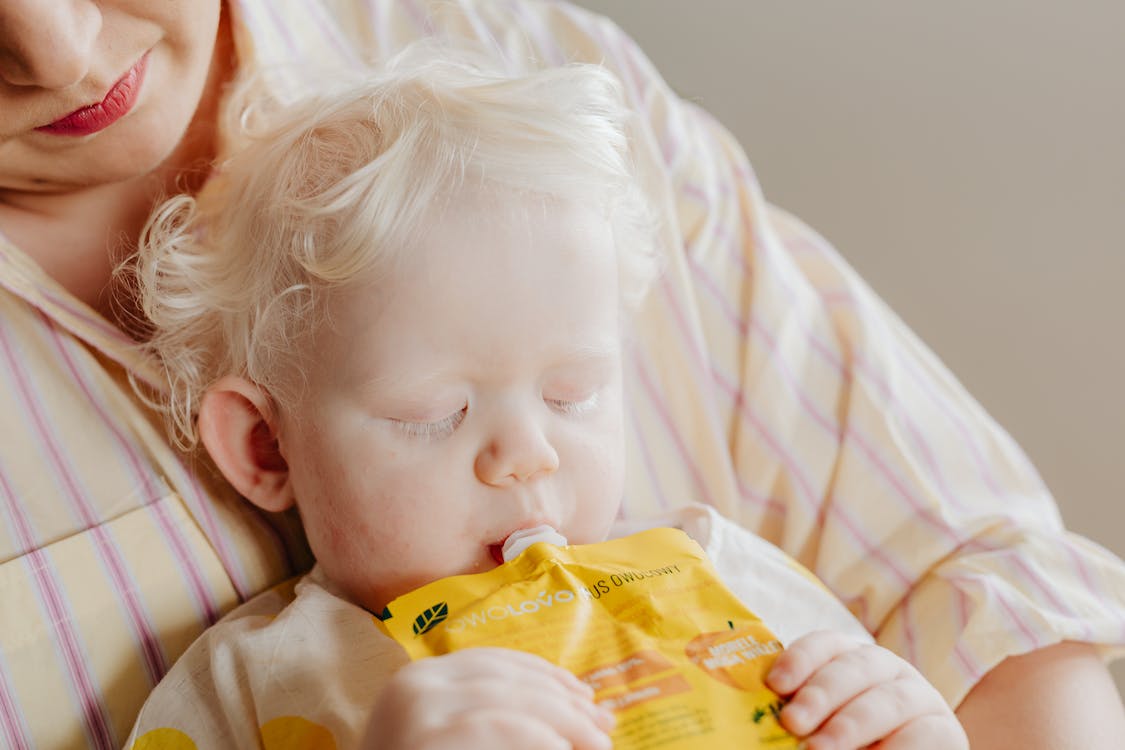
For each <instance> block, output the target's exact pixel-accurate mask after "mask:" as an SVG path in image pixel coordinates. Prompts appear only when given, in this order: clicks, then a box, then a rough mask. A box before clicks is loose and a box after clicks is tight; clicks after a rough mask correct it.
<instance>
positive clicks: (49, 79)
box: [0, 0, 102, 89]
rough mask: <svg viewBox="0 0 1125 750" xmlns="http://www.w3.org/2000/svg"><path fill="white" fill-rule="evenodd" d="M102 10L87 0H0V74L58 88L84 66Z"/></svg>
mask: <svg viewBox="0 0 1125 750" xmlns="http://www.w3.org/2000/svg"><path fill="white" fill-rule="evenodd" d="M101 28H102V13H101V10H100V9H99V8H98V5H97V3H95V2H92V1H91V0H3V2H0V79H3V80H4V81H5V82H7V83H9V84H11V85H13V86H37V87H39V88H45V89H63V88H66V87H68V86H73V85H74V84H76V83H78V82H79V81H81V80H82V79H83V78H85V77H86V73H87V72H88V71H89V69H90V63H91V62H92V57H93V55H94V52H95V42H96V40H97V38H98V33H99V32H100V31H101Z"/></svg>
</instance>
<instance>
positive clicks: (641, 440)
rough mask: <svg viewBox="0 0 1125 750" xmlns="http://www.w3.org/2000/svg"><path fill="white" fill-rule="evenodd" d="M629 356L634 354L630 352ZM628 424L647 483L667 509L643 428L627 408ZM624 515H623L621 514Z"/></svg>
mask: <svg viewBox="0 0 1125 750" xmlns="http://www.w3.org/2000/svg"><path fill="white" fill-rule="evenodd" d="M630 356H631V357H632V356H634V355H633V354H632V353H630ZM628 411H629V424H630V426H631V427H632V428H633V434H634V435H635V436H636V440H637V447H638V448H639V450H640V453H641V460H642V461H643V462H644V466H645V475H646V476H647V477H648V481H649V484H650V485H651V487H652V491H653V493H654V494H655V495H656V500H657V503H658V504H659V506H660V509H661V510H667V509H668V498H667V497H666V496H665V495H664V488H663V487H662V486H661V484H660V481H659V479H658V478H657V472H656V464H655V463H654V461H653V459H652V454H651V452H650V451H649V447H648V441H647V440H646V439H645V433H644V430H642V429H641V426H640V423H639V422H638V421H637V415H636V413H635V412H634V411H633V410H632V409H629V410H628ZM623 517H624V516H623Z"/></svg>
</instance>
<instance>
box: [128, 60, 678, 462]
mask: <svg viewBox="0 0 1125 750" xmlns="http://www.w3.org/2000/svg"><path fill="white" fill-rule="evenodd" d="M341 75H344V76H346V78H347V80H346V81H340V80H338V79H337V82H336V83H334V84H333V85H332V86H331V89H330V90H327V91H321V92H318V93H311V94H308V95H302V96H299V97H298V98H297V99H296V100H295V101H292V102H289V103H284V104H282V103H279V102H276V101H274V100H271V99H268V98H263V97H261V96H259V95H256V94H255V93H254V91H255V85H254V84H253V83H247V84H245V85H244V86H243V88H242V91H241V93H240V94H239V95H238V97H237V100H238V101H240V102H244V103H248V105H247V104H242V105H239V106H238V107H237V111H238V113H239V115H238V118H237V122H238V127H237V128H235V129H234V130H233V131H231V132H233V134H234V135H233V145H232V153H233V155H232V156H231V157H230V158H229V159H227V160H226V161H224V162H222V163H221V164H220V165H219V167H218V171H217V174H216V176H215V177H213V178H212V179H211V180H210V181H209V183H208V184H207V186H206V187H205V188H204V189H203V190H202V191H201V192H200V194H199V195H198V196H197V197H194V198H193V197H190V196H186V195H182V196H177V197H175V198H173V199H171V200H169V201H167V202H165V203H164V204H163V205H161V206H160V207H159V208H158V209H157V210H156V212H155V213H154V214H153V215H152V217H151V218H150V219H149V222H148V224H147V225H146V227H145V230H144V232H143V235H142V239H141V247H140V252H139V254H138V257H137V259H136V264H135V266H134V269H135V277H136V280H137V284H138V286H139V290H138V291H139V295H140V299H141V301H142V305H143V312H144V313H145V315H146V316H147V317H148V319H149V320H150V321H151V323H152V326H153V335H152V337H151V339H150V342H149V343H150V346H151V349H152V351H153V352H155V354H156V355H157V356H158V358H159V359H160V360H161V361H162V363H163V366H164V369H165V372H166V375H167V379H168V387H169V388H168V392H167V394H166V396H165V399H164V402H163V404H162V406H163V408H164V409H165V410H166V411H167V413H168V416H169V421H170V426H171V428H172V431H173V438H174V439H175V440H176V442H177V443H178V444H179V445H180V446H181V447H184V448H187V449H190V448H194V446H195V445H196V443H197V441H198V436H197V433H196V428H195V417H196V415H197V413H198V407H199V403H200V399H201V397H202V395H203V393H204V392H205V391H206V389H207V388H208V387H209V386H210V385H212V384H213V383H214V382H215V381H216V380H218V379H219V378H220V377H222V376H224V375H227V374H236V375H241V376H243V377H246V378H248V379H249V380H251V381H252V382H254V383H256V384H258V385H259V386H260V387H262V388H264V389H265V390H266V391H267V392H269V393H270V394H271V395H272V396H273V397H274V398H275V399H276V400H277V401H278V402H279V403H281V404H283V405H284V404H285V403H291V402H292V399H294V398H296V397H297V394H298V390H297V389H299V387H300V377H299V376H300V374H301V372H302V367H301V361H302V355H301V354H300V351H301V349H302V348H303V345H304V344H307V343H309V342H310V339H308V335H309V334H310V333H312V332H313V331H315V330H316V327H317V326H318V325H320V324H322V323H323V322H324V314H323V310H324V304H323V301H324V295H325V292H326V291H328V290H329V289H331V288H332V287H333V286H335V285H339V284H343V283H346V282H348V281H350V280H352V279H355V278H357V277H358V276H359V275H361V274H370V273H372V272H386V271H387V269H390V268H392V267H391V266H390V265H388V261H391V262H393V260H394V254H395V253H396V252H401V251H402V249H404V248H408V247H409V242H408V239H409V238H410V237H411V236H412V235H415V234H416V233H417V232H419V231H421V230H422V228H423V226H424V221H425V220H426V219H427V218H431V217H433V215H434V214H433V210H434V208H433V207H434V206H437V205H440V204H441V201H442V200H447V199H448V198H449V197H450V196H451V195H453V194H455V193H456V191H458V190H460V189H464V188H469V189H491V188H500V189H507V190H514V191H518V192H525V193H530V194H535V195H542V196H547V197H555V198H560V199H563V200H568V201H579V202H582V203H583V204H588V205H592V206H594V207H596V208H597V209H598V210H599V211H604V212H605V215H606V216H607V218H608V219H609V221H610V222H611V225H612V227H613V231H614V239H615V244H616V247H617V255H618V266H619V269H620V278H621V288H622V301H623V304H624V305H625V306H626V307H628V306H631V305H633V304H635V303H636V302H637V301H639V299H640V297H641V296H642V295H643V293H644V291H645V289H646V288H647V286H648V285H649V283H650V281H651V279H652V278H653V277H654V276H655V274H656V273H657V252H656V249H655V228H654V217H653V216H652V214H651V211H650V209H649V206H648V204H647V202H646V200H645V199H644V196H643V194H642V191H641V189H640V185H639V184H638V181H637V179H636V177H635V175H634V172H633V169H632V164H631V160H630V149H629V140H628V137H627V119H628V117H627V111H626V109H625V107H624V106H623V104H622V97H621V92H620V87H619V84H618V83H617V81H616V79H614V78H613V76H612V75H611V74H609V73H608V72H606V71H605V70H603V69H602V68H600V67H597V66H591V65H569V66H565V67H560V68H550V69H544V70H539V71H537V72H533V73H529V74H526V75H517V76H513V75H510V74H506V73H504V72H501V71H498V70H495V69H490V68H488V67H485V66H482V65H480V64H479V63H477V62H469V61H468V58H467V57H465V56H463V55H452V54H442V55H434V54H419V53H417V51H415V52H414V53H412V54H406V55H403V56H399V57H398V58H396V59H395V60H392V61H391V62H390V63H389V64H387V65H386V66H384V67H382V68H380V69H379V70H378V71H365V72H363V73H362V74H353V73H342V74H341ZM295 376H296V377H295Z"/></svg>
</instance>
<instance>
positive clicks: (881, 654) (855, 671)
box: [781, 643, 925, 736]
mask: <svg viewBox="0 0 1125 750" xmlns="http://www.w3.org/2000/svg"><path fill="white" fill-rule="evenodd" d="M901 677H909V678H910V679H912V680H916V681H917V682H919V683H922V684H925V683H924V681H923V680H922V677H921V676H920V675H917V673H916V672H914V670H913V669H912V668H911V667H910V665H908V664H907V663H906V662H905V661H903V660H902V659H900V658H899V657H898V656H896V655H895V654H893V653H891V652H890V651H887V650H886V649H884V648H881V647H879V646H874V645H870V644H859V645H856V644H854V643H853V644H852V647H851V649H850V650H846V651H843V652H842V653H838V654H836V655H835V656H834V657H833V658H832V659H831V660H829V661H828V662H827V663H825V664H823V665H821V666H820V667H819V668H818V669H816V670H815V671H814V672H813V673H812V675H811V676H810V677H809V678H808V679H807V680H805V682H804V684H802V685H801V686H800V688H798V689H797V692H796V693H795V694H794V695H793V698H792V700H791V701H789V704H788V705H786V706H785V708H784V709H783V710H782V713H781V722H782V724H783V725H784V726H785V727H786V728H787V729H789V730H790V731H791V732H794V733H796V734H798V735H802V736H803V735H806V734H811V733H812V732H813V730H815V729H816V728H817V727H819V726H820V725H821V724H823V723H824V722H825V721H826V720H827V719H828V717H829V716H831V715H833V714H835V713H836V712H837V710H839V709H840V708H841V707H842V706H846V705H847V704H848V703H849V702H851V701H854V700H857V699H858V697H859V696H861V695H863V694H864V693H865V692H867V691H868V690H870V689H872V688H874V687H876V686H882V685H890V684H892V683H893V681H894V680H896V679H899V678H901ZM896 718H897V719H898V720H899V723H901V720H902V719H903V715H901V714H900V715H897V717H896ZM892 726H898V724H893V725H892ZM880 736H881V735H880Z"/></svg>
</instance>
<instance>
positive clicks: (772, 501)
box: [734, 471, 789, 518]
mask: <svg viewBox="0 0 1125 750" xmlns="http://www.w3.org/2000/svg"><path fill="white" fill-rule="evenodd" d="M734 479H735V482H736V483H737V484H738V494H739V496H740V497H741V498H742V499H743V500H749V501H750V502H752V503H753V504H755V505H758V506H761V508H762V509H763V510H765V511H766V512H767V513H776V514H778V515H780V516H782V517H783V518H784V517H787V516H788V515H789V507H788V506H787V505H786V504H785V503H784V502H782V501H781V500H778V499H777V498H775V497H772V496H769V495H765V494H763V493H761V492H758V491H757V490H755V489H754V488H753V487H750V486H748V485H747V484H746V483H745V482H744V481H743V479H742V476H741V474H740V473H739V472H738V471H735V473H734Z"/></svg>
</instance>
